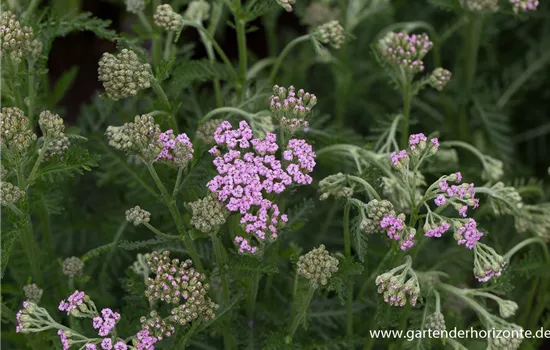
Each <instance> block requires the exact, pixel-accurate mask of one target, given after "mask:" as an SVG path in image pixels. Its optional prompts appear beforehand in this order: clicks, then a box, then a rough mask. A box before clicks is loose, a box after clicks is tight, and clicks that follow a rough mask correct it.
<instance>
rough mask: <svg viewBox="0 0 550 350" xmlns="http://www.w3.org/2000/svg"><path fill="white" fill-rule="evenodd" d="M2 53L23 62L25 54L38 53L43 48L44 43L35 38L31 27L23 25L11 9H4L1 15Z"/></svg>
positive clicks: (0, 36) (0, 39)
mask: <svg viewBox="0 0 550 350" xmlns="http://www.w3.org/2000/svg"><path fill="white" fill-rule="evenodd" d="M0 25H1V27H0V41H1V42H2V44H1V51H0V54H1V55H2V56H5V55H6V54H9V57H10V58H11V59H12V60H13V61H15V62H17V63H18V62H21V59H22V58H23V57H24V56H25V55H29V54H30V55H36V54H38V53H40V51H41V50H42V45H41V44H40V43H39V42H38V41H37V40H35V39H34V35H33V32H32V28H31V27H27V26H21V24H20V23H19V21H18V20H17V18H16V17H15V15H14V14H13V13H12V12H11V11H4V12H2V14H1V15H0Z"/></svg>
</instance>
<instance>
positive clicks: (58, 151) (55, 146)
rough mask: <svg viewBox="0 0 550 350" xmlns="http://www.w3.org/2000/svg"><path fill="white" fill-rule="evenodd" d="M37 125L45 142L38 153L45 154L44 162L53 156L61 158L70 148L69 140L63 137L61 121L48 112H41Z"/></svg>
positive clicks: (55, 115)
mask: <svg viewBox="0 0 550 350" xmlns="http://www.w3.org/2000/svg"><path fill="white" fill-rule="evenodd" d="M38 125H40V130H42V133H43V134H44V138H45V142H44V145H43V146H42V148H41V149H40V151H39V152H46V154H45V155H44V160H48V159H51V158H52V157H54V156H57V157H59V158H61V157H62V156H63V154H64V153H65V151H66V150H67V149H68V148H69V146H70V144H71V143H70V141H69V138H68V137H67V136H66V135H65V133H64V131H65V125H64V124H63V119H61V117H60V116H59V115H57V114H54V113H52V112H50V111H43V112H42V113H40V116H39V117H38Z"/></svg>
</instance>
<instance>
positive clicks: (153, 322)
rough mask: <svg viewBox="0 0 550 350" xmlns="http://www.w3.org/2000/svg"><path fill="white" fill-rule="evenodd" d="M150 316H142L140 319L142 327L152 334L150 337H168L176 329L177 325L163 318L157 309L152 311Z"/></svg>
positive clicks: (159, 338)
mask: <svg viewBox="0 0 550 350" xmlns="http://www.w3.org/2000/svg"><path fill="white" fill-rule="evenodd" d="M149 316H150V317H149V318H147V317H142V318H141V319H140V322H141V329H142V330H146V331H148V332H149V334H151V335H150V336H149V337H150V338H153V337H154V338H155V339H157V340H158V341H160V340H162V339H164V338H165V337H166V338H168V337H170V336H171V335H172V334H174V332H175V331H176V327H174V326H173V325H172V324H169V323H168V322H167V321H166V320H164V319H162V318H161V317H160V316H159V314H158V313H157V312H156V311H151V313H150V314H149Z"/></svg>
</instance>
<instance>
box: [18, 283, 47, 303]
mask: <svg viewBox="0 0 550 350" xmlns="http://www.w3.org/2000/svg"><path fill="white" fill-rule="evenodd" d="M23 293H25V300H27V301H31V302H33V303H35V304H38V303H39V302H40V299H42V294H43V293H44V290H42V289H40V288H38V286H37V285H36V284H35V283H33V284H28V285H26V286H24V287H23Z"/></svg>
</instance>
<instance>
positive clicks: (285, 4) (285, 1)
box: [276, 0, 296, 12]
mask: <svg viewBox="0 0 550 350" xmlns="http://www.w3.org/2000/svg"><path fill="white" fill-rule="evenodd" d="M276 1H277V3H278V4H279V5H281V7H282V8H284V9H285V10H286V11H287V12H292V5H294V4H295V3H296V0H276Z"/></svg>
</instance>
